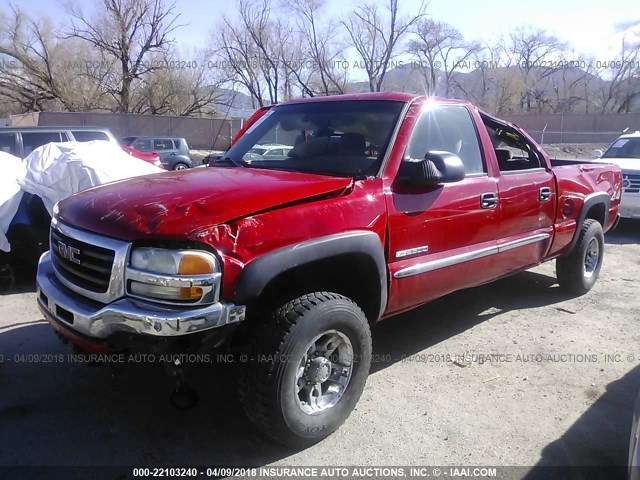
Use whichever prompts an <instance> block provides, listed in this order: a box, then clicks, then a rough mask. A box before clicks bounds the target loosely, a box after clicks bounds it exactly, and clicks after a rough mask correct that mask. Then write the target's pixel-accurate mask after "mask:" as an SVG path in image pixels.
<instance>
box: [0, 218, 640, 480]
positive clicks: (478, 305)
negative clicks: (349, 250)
mask: <svg viewBox="0 0 640 480" xmlns="http://www.w3.org/2000/svg"><path fill="white" fill-rule="evenodd" d="M606 241H607V245H606V257H605V260H604V266H603V269H602V272H601V277H600V279H599V281H598V283H597V284H596V286H595V287H594V289H593V290H592V291H591V292H589V293H588V294H587V295H585V296H582V297H579V298H570V297H567V296H565V295H564V294H563V293H562V292H560V291H559V289H558V286H557V284H556V279H555V276H554V264H553V263H550V264H545V265H542V266H539V267H537V268H535V269H533V270H531V271H528V272H524V273H521V274H518V275H516V276H513V277H511V278H508V279H505V280H501V281H498V282H496V283H493V284H490V285H486V286H483V287H478V288H475V289H471V290H466V291H462V292H458V293H455V294H452V295H449V296H447V297H445V298H443V299H440V300H438V301H436V302H433V303H431V304H429V305H426V306H424V307H421V308H419V309H416V310H414V311H412V312H410V313H407V314H403V315H401V316H398V317H395V318H391V319H388V320H386V321H384V322H383V323H381V324H379V325H378V326H376V328H375V329H374V331H373V345H374V360H375V363H374V364H373V367H372V374H371V376H370V378H369V380H368V383H367V386H366V388H365V391H364V394H363V396H362V398H361V400H360V403H359V404H358V406H357V408H356V410H355V411H354V412H353V414H352V415H351V417H350V418H349V419H348V420H347V422H346V423H345V425H344V426H343V427H342V428H341V429H340V430H339V431H338V432H337V433H335V434H334V435H332V436H331V437H329V438H328V439H327V440H325V441H323V442H321V443H320V444H318V445H316V446H314V447H312V448H309V449H306V450H303V451H291V450H287V449H284V448H280V447H278V446H276V445H274V444H273V443H272V442H270V441H269V440H265V439H264V438H263V437H262V436H261V435H260V434H258V433H257V432H256V431H255V430H254V429H253V428H252V427H251V426H250V425H249V424H248V422H247V421H246V420H245V419H244V417H243V415H242V412H241V410H240V408H239V406H238V402H237V400H236V397H235V394H234V387H233V378H234V366H233V365H226V366H221V365H208V366H202V365H199V366H194V367H193V368H191V369H190V376H191V379H192V385H193V386H194V387H195V388H196V389H197V390H198V391H199V393H200V403H199V405H198V406H197V407H196V408H195V409H193V410H191V411H188V412H182V411H177V410H174V409H173V408H172V407H171V406H170V405H169V402H168V399H167V398H168V397H167V395H168V393H169V392H170V390H171V388H172V384H171V382H170V381H169V380H168V379H167V378H166V377H164V375H163V374H162V372H161V369H160V368H157V366H154V365H146V364H128V366H127V368H126V369H123V368H118V369H114V368H111V367H105V366H98V367H96V366H88V365H86V364H80V363H77V362H72V361H69V359H68V357H67V355H68V354H69V353H70V352H71V350H70V349H69V347H68V346H66V345H63V344H61V342H60V341H59V340H58V339H57V338H56V337H55V335H54V334H53V332H52V330H51V328H50V327H49V326H48V325H47V324H46V323H44V322H43V321H42V320H41V318H42V317H41V315H40V314H39V313H38V310H37V308H36V306H35V294H34V292H33V285H32V282H29V281H26V282H22V284H21V285H20V291H19V292H18V293H12V294H7V295H3V296H1V297H0V358H1V359H2V360H1V361H0V432H2V434H1V435H0V465H3V464H4V465H48V466H49V465H132V464H133V465H158V464H159V465H212V466H213V465H229V464H237V465H254V466H261V465H269V464H276V465H286V466H294V465H295V466H298V465H498V466H507V465H519V466H534V465H538V466H540V465H624V464H625V463H626V456H627V448H628V438H629V432H630V422H631V412H632V405H633V401H634V399H635V397H636V393H637V391H638V387H639V386H640V368H638V364H639V363H640V333H639V331H638V329H637V328H636V327H637V321H638V311H639V308H640V300H639V298H638V295H637V285H636V283H635V282H636V279H637V278H638V277H639V276H640V261H639V260H638V252H639V247H638V243H639V241H640V224H638V223H633V222H623V223H622V224H621V226H620V227H619V228H618V230H616V232H613V233H611V234H608V235H607V238H606ZM29 354H31V357H29ZM38 355H40V356H41V357H40V358H39V359H38V358H36V357H37V356H38ZM42 355H49V357H43V356H42ZM483 355H484V356H485V357H484V358H482V356H483ZM607 355H608V357H607ZM54 358H61V359H62V360H63V361H62V362H56V361H54V362H47V363H45V362H44V360H52V359H54ZM452 360H459V362H458V363H456V362H454V361H452ZM467 360H471V362H467ZM461 365H462V366H461ZM465 365H467V366H465ZM526 470H528V469H523V470H519V471H518V472H519V473H517V474H515V477H517V478H520V477H522V476H524V475H525V473H526ZM602 478H605V477H602Z"/></svg>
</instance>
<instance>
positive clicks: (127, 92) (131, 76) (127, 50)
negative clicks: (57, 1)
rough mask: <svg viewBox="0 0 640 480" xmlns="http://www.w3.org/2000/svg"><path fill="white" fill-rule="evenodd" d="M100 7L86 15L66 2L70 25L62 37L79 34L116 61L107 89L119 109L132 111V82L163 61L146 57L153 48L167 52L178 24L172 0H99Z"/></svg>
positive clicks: (159, 66)
mask: <svg viewBox="0 0 640 480" xmlns="http://www.w3.org/2000/svg"><path fill="white" fill-rule="evenodd" d="M101 7H102V8H101V9H100V12H99V13H96V14H95V15H94V16H93V17H92V18H87V16H86V15H85V14H84V12H83V10H82V8H81V7H79V6H76V5H69V6H68V7H67V11H68V13H69V15H70V25H69V26H68V28H67V29H66V33H65V35H64V38H79V39H81V40H84V41H86V42H88V43H89V44H90V45H92V46H93V47H95V48H96V49H98V50H99V51H101V52H102V53H103V54H104V56H105V57H106V58H112V59H114V60H115V61H116V62H117V63H118V64H119V65H118V66H119V70H118V75H117V77H116V79H114V80H116V81H114V82H112V84H111V85H109V87H108V90H109V93H110V94H111V95H112V96H113V98H114V99H115V101H116V110H117V111H119V112H129V111H131V100H132V95H133V92H132V89H133V86H134V82H136V81H139V80H140V79H141V78H142V76H143V75H144V74H146V73H148V72H152V71H153V70H155V69H158V68H161V67H162V65H161V64H160V65H155V64H154V63H152V62H150V61H148V60H149V57H150V55H152V54H153V53H155V52H166V49H167V47H168V46H169V45H170V44H171V43H172V42H173V38H171V34H172V33H173V32H174V31H175V30H176V28H178V27H180V25H178V23H177V20H178V17H179V15H178V14H176V13H175V12H174V10H175V3H172V4H170V5H169V6H165V4H164V2H163V0H101Z"/></svg>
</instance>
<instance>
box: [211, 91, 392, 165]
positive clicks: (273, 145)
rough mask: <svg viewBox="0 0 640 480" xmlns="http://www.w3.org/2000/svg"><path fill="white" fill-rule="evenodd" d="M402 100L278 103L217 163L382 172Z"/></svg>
mask: <svg viewBox="0 0 640 480" xmlns="http://www.w3.org/2000/svg"><path fill="white" fill-rule="evenodd" d="M403 107H404V103H403V102H396V101H385V100H375V101H358V100H356V101H342V102H341V101H329V102H308V103H297V104H292V105H282V106H276V107H273V108H272V109H271V110H270V111H269V112H267V113H266V114H265V115H264V116H263V117H262V118H260V119H259V120H258V121H257V122H256V124H254V125H252V126H251V127H250V128H249V129H248V130H247V132H245V134H244V135H243V136H242V137H241V138H240V140H238V142H237V143H236V144H235V145H234V146H233V147H232V148H231V149H229V151H228V152H227V154H226V155H225V158H224V159H223V160H221V161H216V166H218V165H224V164H227V163H228V164H229V165H237V166H242V167H250V168H264V169H274V170H290V171H297V172H304V173H315V174H322V175H333V176H341V177H359V176H372V175H376V174H377V173H378V170H379V169H380V166H381V164H382V161H383V159H384V156H385V152H386V150H387V147H388V145H389V142H390V140H391V136H392V135H393V132H394V129H395V127H396V124H397V123H398V119H399V117H400V113H401V112H402V109H403Z"/></svg>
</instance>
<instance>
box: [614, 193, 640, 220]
mask: <svg viewBox="0 0 640 480" xmlns="http://www.w3.org/2000/svg"><path fill="white" fill-rule="evenodd" d="M619 212H620V216H621V217H622V218H636V219H638V218H640V195H638V194H637V193H632V194H629V193H624V192H623V193H622V200H621V201H620V210H619Z"/></svg>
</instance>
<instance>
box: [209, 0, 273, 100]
mask: <svg viewBox="0 0 640 480" xmlns="http://www.w3.org/2000/svg"><path fill="white" fill-rule="evenodd" d="M237 7H238V13H239V17H240V18H239V20H238V21H233V20H231V19H230V18H228V17H226V16H225V17H223V18H222V26H221V28H220V29H219V30H220V34H219V36H218V44H217V45H216V50H217V51H219V61H220V65H221V66H222V67H223V68H225V69H226V70H228V71H229V73H230V74H231V75H232V76H233V77H234V80H233V81H234V83H237V84H240V85H242V86H243V87H244V88H246V90H247V91H248V92H249V94H250V95H251V97H252V99H253V101H254V107H262V106H265V105H267V104H274V103H278V99H279V93H280V92H279V88H280V75H281V69H280V68H279V54H278V52H279V50H278V49H279V48H283V47H282V46H278V42H277V41H275V42H274V41H273V39H274V38H277V34H278V29H279V26H278V24H277V23H276V22H273V21H272V20H271V19H270V14H271V4H270V0H238V2H237Z"/></svg>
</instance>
